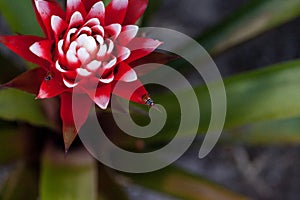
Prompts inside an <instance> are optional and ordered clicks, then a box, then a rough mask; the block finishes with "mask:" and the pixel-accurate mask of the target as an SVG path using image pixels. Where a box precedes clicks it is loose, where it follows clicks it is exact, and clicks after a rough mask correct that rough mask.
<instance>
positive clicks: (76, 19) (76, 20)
mask: <svg viewBox="0 0 300 200" xmlns="http://www.w3.org/2000/svg"><path fill="white" fill-rule="evenodd" d="M82 22H83V17H82V15H81V13H80V12H79V11H76V12H74V13H73V15H72V17H71V19H70V24H69V27H73V26H77V25H80V24H81V23H82Z"/></svg>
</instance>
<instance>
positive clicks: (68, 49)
mask: <svg viewBox="0 0 300 200" xmlns="http://www.w3.org/2000/svg"><path fill="white" fill-rule="evenodd" d="M147 3H148V0H112V1H111V3H110V4H109V5H108V6H107V7H105V6H104V4H103V2H102V1H100V0H67V6H66V7H67V9H66V12H65V11H64V10H63V9H62V8H61V7H60V6H59V4H58V3H57V2H55V1H53V0H33V6H34V9H35V12H36V16H37V19H38V22H39V24H40V26H41V27H42V29H43V31H44V34H45V36H46V38H41V37H36V36H20V35H18V36H1V37H0V41H1V42H2V43H3V44H5V45H6V46H7V47H8V48H10V49H11V50H12V51H14V52H15V53H17V54H19V55H20V56H22V57H23V58H24V59H26V60H28V61H30V62H33V63H35V64H38V65H39V66H40V68H38V69H33V70H31V71H28V72H25V73H24V74H22V75H21V76H20V77H17V78H16V79H14V80H13V81H11V82H9V83H8V84H6V86H8V87H15V88H19V89H22V90H25V91H27V92H36V93H37V98H40V99H43V98H51V97H54V96H58V95H59V96H60V98H61V112H60V113H61V119H62V121H63V133H64V142H65V147H66V149H68V148H69V147H70V145H71V143H72V142H73V140H74V138H75V136H76V135H77V130H76V129H75V126H74V119H73V112H75V113H76V114H77V113H78V114H79V115H80V124H79V125H82V124H83V123H84V122H85V121H86V119H87V116H88V111H89V109H90V106H91V105H92V102H95V103H96V104H97V105H98V106H99V107H100V108H102V109H106V108H107V106H108V104H109V101H110V96H111V93H112V91H113V87H114V85H115V84H116V82H118V81H122V82H124V84H125V85H126V84H128V85H134V86H138V88H139V89H138V90H136V92H135V93H134V94H133V95H132V96H131V95H129V94H126V91H123V92H122V93H121V94H116V95H119V96H121V97H124V98H128V99H130V100H131V101H134V102H138V103H142V104H145V103H148V104H151V101H149V99H148V94H147V91H146V90H145V88H144V87H143V85H142V84H141V82H140V81H139V80H138V77H137V74H136V73H135V71H134V69H132V68H131V63H134V62H135V61H137V60H138V59H141V58H143V57H145V56H147V55H149V54H150V53H151V52H153V51H154V50H155V49H156V48H157V47H158V46H159V45H160V44H161V42H160V41H157V40H153V39H150V38H143V37H137V32H138V26H136V25H133V24H135V22H136V21H137V20H138V19H139V18H140V16H141V15H142V14H143V13H144V11H145V9H146V7H147ZM91 85H96V86H97V89H96V92H95V91H94V90H92V89H91V88H90V86H91ZM75 87H77V89H79V90H78V91H80V93H79V98H81V102H82V103H81V105H78V106H75V107H76V108H77V109H78V110H72V92H73V89H74V88H75ZM37 89H38V91H36V90H37Z"/></svg>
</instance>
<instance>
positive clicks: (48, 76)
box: [45, 72, 53, 81]
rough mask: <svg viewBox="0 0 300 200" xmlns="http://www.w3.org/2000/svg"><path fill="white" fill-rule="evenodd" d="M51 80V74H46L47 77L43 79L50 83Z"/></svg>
mask: <svg viewBox="0 0 300 200" xmlns="http://www.w3.org/2000/svg"><path fill="white" fill-rule="evenodd" d="M52 78H53V76H52V74H51V73H50V72H48V74H47V76H46V77H45V80H46V81H50V80H51V79H52Z"/></svg>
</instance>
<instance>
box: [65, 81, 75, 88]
mask: <svg viewBox="0 0 300 200" xmlns="http://www.w3.org/2000/svg"><path fill="white" fill-rule="evenodd" d="M63 82H64V84H65V86H67V87H68V88H73V87H75V86H77V85H78V83H70V82H69V81H67V80H65V79H63Z"/></svg>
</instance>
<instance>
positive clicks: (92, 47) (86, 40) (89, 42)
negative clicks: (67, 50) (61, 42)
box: [76, 34, 97, 54]
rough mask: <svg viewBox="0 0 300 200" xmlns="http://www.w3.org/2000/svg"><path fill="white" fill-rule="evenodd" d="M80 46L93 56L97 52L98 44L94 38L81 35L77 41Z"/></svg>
mask: <svg viewBox="0 0 300 200" xmlns="http://www.w3.org/2000/svg"><path fill="white" fill-rule="evenodd" d="M76 41H77V42H78V45H79V46H81V47H84V48H86V50H87V51H88V52H89V53H90V54H93V53H94V52H95V51H96V50H97V43H96V41H95V39H94V38H93V37H92V36H87V35H86V34H82V35H80V36H79V37H78V38H77V40H76Z"/></svg>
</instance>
